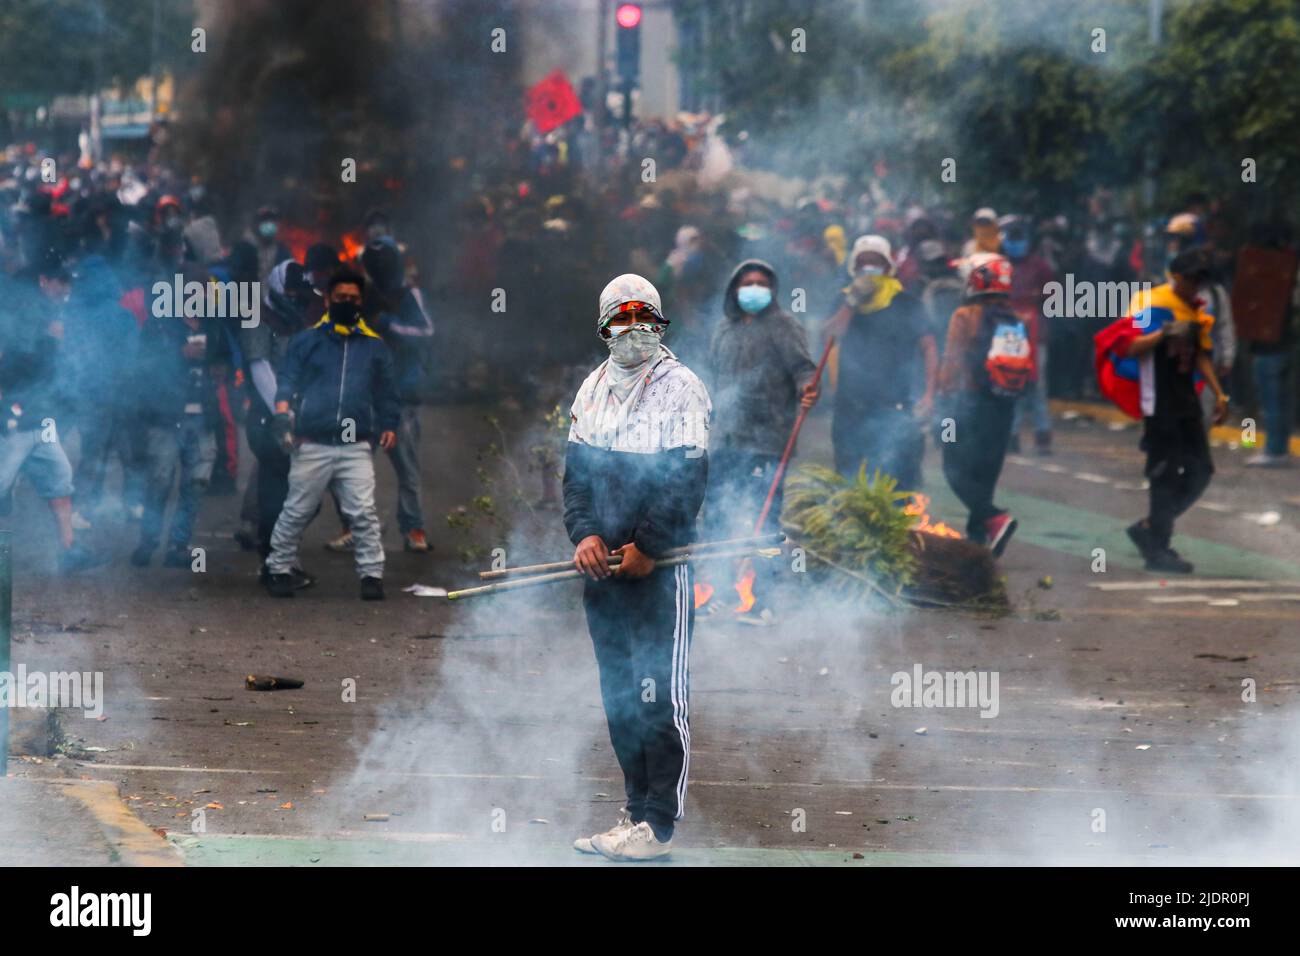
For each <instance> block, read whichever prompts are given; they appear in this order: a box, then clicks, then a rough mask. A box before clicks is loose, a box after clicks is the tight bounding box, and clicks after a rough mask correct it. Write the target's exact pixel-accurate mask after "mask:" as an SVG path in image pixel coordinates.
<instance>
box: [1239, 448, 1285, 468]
mask: <svg viewBox="0 0 1300 956" xmlns="http://www.w3.org/2000/svg"><path fill="white" fill-rule="evenodd" d="M1244 464H1245V465H1246V467H1247V468H1286V467H1287V466H1288V465H1290V464H1291V456H1290V455H1270V454H1269V453H1268V452H1266V451H1261V452H1259V453H1258V454H1256V455H1251V456H1250V457H1249V458H1247V459H1246V461H1245V463H1244Z"/></svg>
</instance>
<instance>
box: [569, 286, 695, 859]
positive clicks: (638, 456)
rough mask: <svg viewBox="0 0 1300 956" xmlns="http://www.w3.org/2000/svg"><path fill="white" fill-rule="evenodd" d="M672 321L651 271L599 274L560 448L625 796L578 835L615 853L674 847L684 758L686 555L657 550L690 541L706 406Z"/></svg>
mask: <svg viewBox="0 0 1300 956" xmlns="http://www.w3.org/2000/svg"><path fill="white" fill-rule="evenodd" d="M667 328H668V320H667V319H666V318H665V317H664V314H663V309H662V305H661V303H660V299H659V293H658V291H657V290H656V289H655V287H654V286H653V285H651V284H650V282H649V281H647V280H646V279H644V278H642V277H641V276H639V275H633V274H630V273H629V274H626V275H621V276H619V277H617V278H616V279H614V280H613V281H611V282H610V283H609V284H608V285H607V286H605V289H604V290H603V291H602V292H601V294H600V299H599V308H598V312H597V319H596V330H597V334H598V335H599V336H600V337H601V339H602V340H603V342H604V344H605V345H606V346H607V347H608V349H609V358H607V359H606V360H605V361H604V362H602V363H601V364H600V365H599V366H597V367H596V369H595V370H594V371H593V372H592V373H591V374H590V375H588V376H587V378H586V380H585V381H584V382H583V383H582V386H581V387H580V388H579V389H578V394H577V397H576V398H575V399H574V401H573V406H572V408H571V409H570V412H571V415H572V424H571V427H570V429H569V440H568V445H567V449H566V452H565V460H564V525H565V529H566V530H567V531H568V534H569V540H571V541H572V542H573V543H574V545H575V546H576V549H575V551H574V554H573V563H574V566H575V567H576V568H577V569H578V570H579V571H581V572H582V573H583V574H584V575H585V576H586V578H587V580H586V581H585V582H584V584H585V586H584V589H583V606H584V608H585V610H586V616H587V627H588V630H589V631H590V632H591V641H592V645H593V647H594V649H595V653H596V663H597V666H598V668H599V670H600V692H601V699H602V702H603V703H604V707H605V717H606V720H607V722H608V724H609V738H610V743H612V744H613V746H614V754H615V756H616V757H617V758H618V762H619V766H620V767H621V768H622V770H623V787H624V794H625V796H626V798H627V803H626V804H625V806H624V813H623V818H622V819H621V820H620V821H619V822H618V823H617V824H616V825H615V826H614V827H612V828H611V829H610V830H608V831H606V832H604V833H598V834H596V835H595V836H592V837H583V838H581V839H578V840H576V841H575V842H574V845H573V846H574V849H575V850H578V851H580V852H583V853H600V854H603V855H604V856H606V857H608V858H610V859H612V860H627V861H632V860H651V859H657V858H660V857H664V856H667V855H668V854H669V853H670V852H671V850H672V838H673V831H674V828H675V826H676V821H677V820H679V819H681V817H682V815H683V808H684V803H685V800H686V786H687V771H688V769H689V767H690V742H691V735H690V723H689V690H690V646H691V634H692V630H693V627H694V609H693V601H692V593H693V590H694V588H693V581H692V568H691V566H690V565H689V564H679V565H676V566H672V567H657V566H656V563H655V562H656V559H658V558H661V557H663V556H665V555H666V553H667V552H668V551H670V550H671V549H673V548H677V547H681V546H683V545H687V544H690V543H691V542H692V541H694V540H695V520H696V516H697V515H698V514H699V510H700V504H701V503H702V502H703V500H704V490H705V486H706V484H707V481H708V477H709V458H708V451H709V417H710V414H711V405H710V402H709V394H708V392H707V390H706V389H705V387H704V384H703V383H702V382H701V381H700V380H699V378H697V377H696V376H695V374H694V373H693V372H692V371H691V370H690V369H688V368H687V367H686V366H685V365H683V364H682V363H681V362H679V361H678V360H677V358H676V356H674V355H673V353H672V352H670V351H669V350H668V349H667V348H666V347H665V346H664V345H663V343H662V339H663V335H664V332H665V331H666V330H667ZM615 555H617V556H618V559H619V560H618V562H616V563H614V564H611V561H610V559H611V558H612V557H613V556H615Z"/></svg>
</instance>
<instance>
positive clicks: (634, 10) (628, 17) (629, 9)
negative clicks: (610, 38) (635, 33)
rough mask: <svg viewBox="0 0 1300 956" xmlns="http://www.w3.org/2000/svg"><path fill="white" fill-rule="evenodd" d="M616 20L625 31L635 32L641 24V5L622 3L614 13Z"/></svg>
mask: <svg viewBox="0 0 1300 956" xmlns="http://www.w3.org/2000/svg"><path fill="white" fill-rule="evenodd" d="M614 19H615V20H616V21H618V25H619V26H621V27H622V28H623V29H625V30H634V29H636V27H637V26H638V25H640V23H641V4H639V3H620V4H619V5H618V9H617V10H615V11H614Z"/></svg>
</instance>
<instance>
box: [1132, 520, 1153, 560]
mask: <svg viewBox="0 0 1300 956" xmlns="http://www.w3.org/2000/svg"><path fill="white" fill-rule="evenodd" d="M1125 530H1126V532H1127V533H1128V539H1129V540H1130V541H1132V542H1133V546H1134V547H1135V548H1137V549H1138V554H1140V555H1142V558H1143V560H1145V561H1150V560H1151V559H1152V558H1153V557H1155V556H1156V555H1158V554H1159V553H1160V548H1159V547H1158V546H1157V545H1156V541H1155V538H1153V537H1152V536H1151V529H1150V528H1149V527H1148V526H1147V525H1145V524H1143V523H1142V522H1141V521H1134V522H1133V523H1132V524H1131V525H1129V526H1128V528H1126V529H1125Z"/></svg>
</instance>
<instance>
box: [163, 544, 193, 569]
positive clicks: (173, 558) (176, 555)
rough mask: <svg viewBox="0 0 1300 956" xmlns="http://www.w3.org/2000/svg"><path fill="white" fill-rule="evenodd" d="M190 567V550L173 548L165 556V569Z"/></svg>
mask: <svg viewBox="0 0 1300 956" xmlns="http://www.w3.org/2000/svg"><path fill="white" fill-rule="evenodd" d="M190 566H191V565H190V549H189V548H171V549H169V550H168V551H167V553H166V554H165V555H163V567H164V568H188V567H190Z"/></svg>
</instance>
